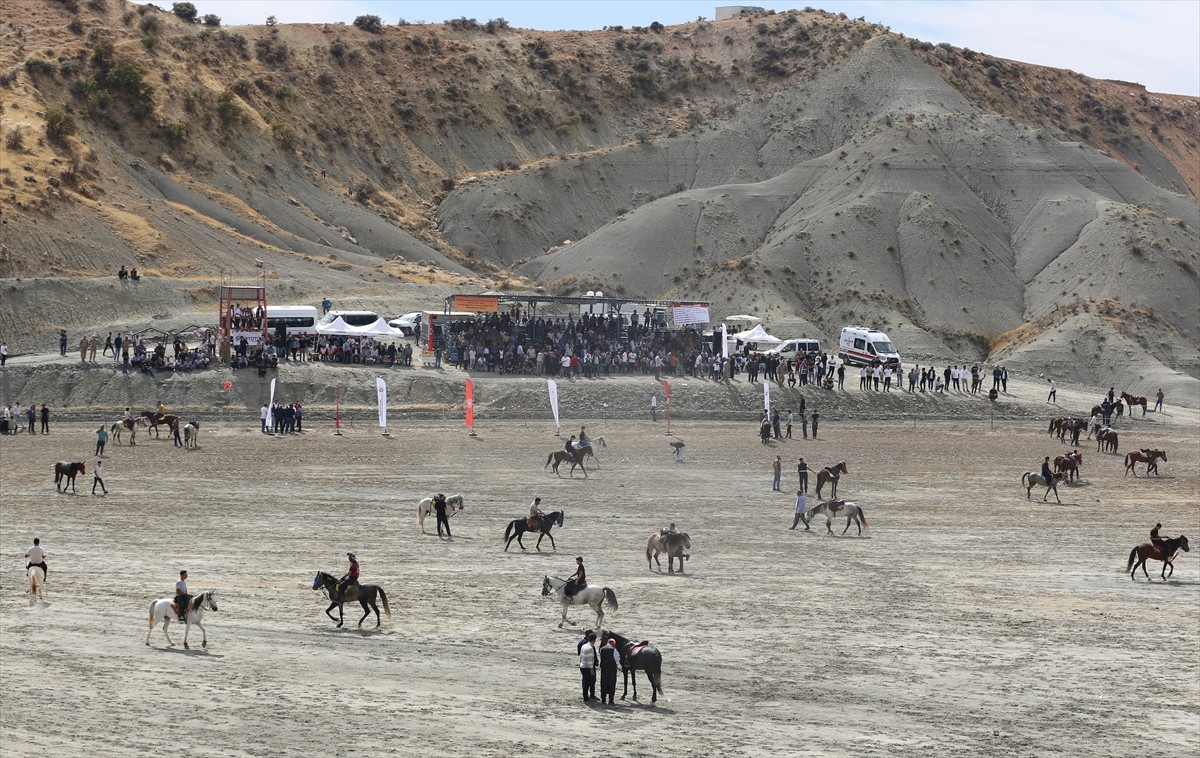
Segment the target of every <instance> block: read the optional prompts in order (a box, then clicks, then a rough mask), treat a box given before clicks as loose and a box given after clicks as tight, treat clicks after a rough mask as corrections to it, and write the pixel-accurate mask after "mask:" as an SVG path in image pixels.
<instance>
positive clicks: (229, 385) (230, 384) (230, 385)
mask: <svg viewBox="0 0 1200 758" xmlns="http://www.w3.org/2000/svg"><path fill="white" fill-rule="evenodd" d="M225 389H226V390H227V391H228V390H230V389H233V381H232V380H230V379H226V380H225Z"/></svg>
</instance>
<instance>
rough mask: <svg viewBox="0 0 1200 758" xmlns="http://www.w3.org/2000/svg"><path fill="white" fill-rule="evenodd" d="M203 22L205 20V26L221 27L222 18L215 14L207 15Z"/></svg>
mask: <svg viewBox="0 0 1200 758" xmlns="http://www.w3.org/2000/svg"><path fill="white" fill-rule="evenodd" d="M203 20H204V25H205V26H220V25H221V17H220V16H218V15H217V14H215V13H205V14H204V19H203Z"/></svg>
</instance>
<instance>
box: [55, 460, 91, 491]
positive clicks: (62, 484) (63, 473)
mask: <svg viewBox="0 0 1200 758" xmlns="http://www.w3.org/2000/svg"><path fill="white" fill-rule="evenodd" d="M86 473H87V469H86V467H85V466H84V465H83V462H82V461H75V462H74V463H71V462H69V461H59V462H58V463H56V464H54V489H55V490H56V491H58V492H63V491H65V490H66V488H67V485H68V484H69V485H71V492H74V493H75V494H79V493H78V491H77V490H76V489H75V477H76V476H78V475H79V474H86Z"/></svg>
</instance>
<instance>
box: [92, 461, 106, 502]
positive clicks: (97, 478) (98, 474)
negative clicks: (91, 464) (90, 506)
mask: <svg viewBox="0 0 1200 758" xmlns="http://www.w3.org/2000/svg"><path fill="white" fill-rule="evenodd" d="M97 484H99V485H100V489H101V490H103V491H104V494H105V495H107V494H108V489H107V488H105V486H104V471H103V469H101V468H100V461H96V468H95V470H93V472H92V494H93V495H95V494H96V485H97Z"/></svg>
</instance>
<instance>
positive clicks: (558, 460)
mask: <svg viewBox="0 0 1200 758" xmlns="http://www.w3.org/2000/svg"><path fill="white" fill-rule="evenodd" d="M591 452H592V449H591V448H590V447H577V448H575V455H571V454H570V453H568V452H567V451H566V450H554V451H551V453H550V455H548V456H546V465H545V466H542V468H543V469H545V468H548V467H549V466H550V464H551V463H553V464H554V475H555V476H558V477H561V476H562V474H560V473H558V467H559V466H560V465H562V464H564V463H566V462H567V461H570V462H571V472H570V473H571V478H572V479H574V478H575V467H576V466H578V467H579V469H580V470H581V471H583V478H584V479H587V468H586V467H585V466H584V465H583V456H585V455H588V454H590V453H591ZM593 457H595V456H593Z"/></svg>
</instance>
